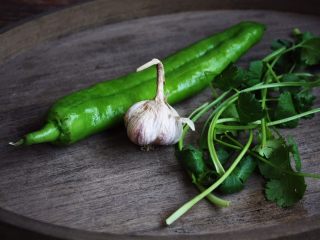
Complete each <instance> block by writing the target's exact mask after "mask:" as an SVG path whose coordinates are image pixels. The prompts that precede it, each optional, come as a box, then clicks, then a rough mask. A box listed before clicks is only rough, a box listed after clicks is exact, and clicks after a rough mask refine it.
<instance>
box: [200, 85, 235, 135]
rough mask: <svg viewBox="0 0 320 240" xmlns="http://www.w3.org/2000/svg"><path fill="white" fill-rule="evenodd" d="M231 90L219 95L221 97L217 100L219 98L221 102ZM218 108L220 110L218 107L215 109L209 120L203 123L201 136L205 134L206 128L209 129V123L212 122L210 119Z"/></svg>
mask: <svg viewBox="0 0 320 240" xmlns="http://www.w3.org/2000/svg"><path fill="white" fill-rule="evenodd" d="M229 92H230V90H228V91H226V92H224V93H223V94H221V95H220V96H219V98H217V99H216V100H218V99H219V102H220V101H221V100H222V99H223V98H225V97H226V96H227V95H228V94H229ZM217 110H218V109H215V110H214V111H213V112H212V113H211V114H210V116H209V117H208V118H207V120H206V121H205V123H204V125H203V128H202V131H201V137H203V136H204V133H205V130H206V129H207V127H208V124H209V123H210V120H211V119H212V118H213V116H214V114H216V112H217Z"/></svg>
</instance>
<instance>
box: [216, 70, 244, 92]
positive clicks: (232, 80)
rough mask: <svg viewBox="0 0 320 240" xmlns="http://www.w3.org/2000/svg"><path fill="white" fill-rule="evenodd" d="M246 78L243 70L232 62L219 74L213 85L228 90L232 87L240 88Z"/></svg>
mask: <svg viewBox="0 0 320 240" xmlns="http://www.w3.org/2000/svg"><path fill="white" fill-rule="evenodd" d="M243 78H244V73H243V70H242V69H241V68H240V67H237V66H236V65H234V64H230V65H229V66H228V67H227V68H226V69H225V70H224V71H223V72H222V73H221V74H219V75H218V76H217V77H216V78H215V79H214V81H213V82H212V86H213V87H216V88H219V89H221V90H223V91H226V90H228V89H231V88H238V87H239V86H240V85H241V83H242V81H243Z"/></svg>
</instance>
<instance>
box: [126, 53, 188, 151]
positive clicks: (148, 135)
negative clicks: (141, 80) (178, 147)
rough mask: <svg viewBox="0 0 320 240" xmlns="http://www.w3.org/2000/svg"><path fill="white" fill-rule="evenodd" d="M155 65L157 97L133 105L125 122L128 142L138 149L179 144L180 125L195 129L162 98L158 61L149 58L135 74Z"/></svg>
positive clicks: (162, 78) (162, 87)
mask: <svg viewBox="0 0 320 240" xmlns="http://www.w3.org/2000/svg"><path fill="white" fill-rule="evenodd" d="M153 65H157V78H158V79H157V94H156V97H155V99H154V100H145V101H141V102H137V103H135V104H134V105H132V106H131V107H130V108H129V110H128V111H127V113H126V115H125V117H124V122H125V126H126V128H127V134H128V137H129V139H130V140H131V141H132V142H133V143H135V144H137V145H140V146H147V145H171V144H175V143H177V142H178V141H179V139H180V137H181V135H182V131H183V124H184V123H186V124H188V125H189V127H190V128H191V129H192V130H194V124H193V122H192V121H191V120H190V119H188V118H181V117H180V116H179V114H178V113H177V111H176V110H175V109H174V108H173V107H171V106H170V105H169V104H168V103H167V101H166V99H165V97H164V82H165V78H164V67H163V64H162V63H161V61H160V60H158V59H152V60H151V61H150V62H148V63H146V64H144V65H143V66H141V67H139V68H138V69H137V71H141V70H144V69H146V68H148V67H151V66H153Z"/></svg>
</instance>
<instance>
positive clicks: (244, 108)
mask: <svg viewBox="0 0 320 240" xmlns="http://www.w3.org/2000/svg"><path fill="white" fill-rule="evenodd" d="M237 110H238V114H239V118H240V121H241V122H243V123H249V122H254V121H256V120H259V119H261V118H263V116H264V112H263V110H262V107H261V103H259V101H258V100H257V99H256V97H255V95H254V94H252V93H247V92H244V93H241V94H240V95H239V99H238V103H237Z"/></svg>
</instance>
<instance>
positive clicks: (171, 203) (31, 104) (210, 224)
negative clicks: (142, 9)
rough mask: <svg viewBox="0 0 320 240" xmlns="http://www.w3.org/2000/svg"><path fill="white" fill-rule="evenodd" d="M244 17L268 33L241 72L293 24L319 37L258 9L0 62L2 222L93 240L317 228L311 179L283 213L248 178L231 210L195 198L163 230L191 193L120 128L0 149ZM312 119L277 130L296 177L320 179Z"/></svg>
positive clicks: (287, 17)
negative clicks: (295, 145)
mask: <svg viewBox="0 0 320 240" xmlns="http://www.w3.org/2000/svg"><path fill="white" fill-rule="evenodd" d="M241 20H256V21H259V22H263V23H266V24H267V26H268V30H267V32H266V34H265V37H264V38H263V41H262V42H261V43H259V44H258V45H257V46H255V47H254V48H253V49H252V50H251V51H250V52H249V53H248V54H246V55H245V56H244V57H243V58H242V59H241V61H240V63H241V64H246V63H248V61H250V60H252V59H256V58H261V57H262V56H264V55H265V54H266V53H267V52H268V47H269V45H270V43H271V40H272V39H274V38H279V37H287V36H288V33H289V32H290V30H291V29H292V28H293V27H299V28H300V29H301V30H303V31H313V32H314V33H316V34H320V29H319V27H318V26H319V23H320V18H319V17H316V16H307V15H299V14H293V13H280V12H272V11H258V10H248V11H241V10H229V11H228V10H224V11H223V10H220V11H202V12H187V13H178V14H171V15H163V16H155V17H147V18H141V19H137V20H131V21H126V22H121V23H116V24H111V25H102V26H99V27H96V28H92V29H89V30H84V31H81V32H78V33H74V34H71V35H67V36H64V37H61V38H59V39H55V40H51V41H48V42H45V43H42V44H39V45H38V46H36V47H33V48H32V49H30V50H27V51H25V52H24V53H21V54H18V55H17V56H15V57H11V58H10V59H8V60H7V61H4V62H3V63H2V64H1V65H0V76H1V78H0V84H1V88H0V102H1V106H2V107H1V109H0V120H1V121H0V153H1V161H0V207H1V208H2V209H4V210H7V211H10V212H13V213H15V214H17V215H10V213H9V212H6V211H2V212H1V213H2V215H1V214H0V219H2V220H4V219H9V220H8V221H9V222H10V218H11V219H18V217H17V216H19V215H20V216H23V217H22V218H21V219H20V220H19V221H20V222H21V223H22V222H26V224H28V225H24V226H30V228H32V225H34V226H37V227H39V228H41V226H42V225H41V222H44V223H49V224H52V226H54V225H57V226H62V227H64V228H65V229H64V230H65V231H66V232H68V231H69V232H72V230H66V229H68V228H72V229H77V230H80V232H77V231H75V234H76V235H72V234H70V236H69V235H68V236H69V237H72V236H77V238H78V239H86V236H90V233H88V232H81V231H90V232H92V234H93V235H94V236H95V237H96V238H97V239H100V238H101V239H102V238H103V237H104V235H103V234H104V233H111V234H120V236H122V237H123V236H126V235H127V234H129V235H133V236H137V235H138V237H136V238H137V239H139V238H141V236H149V237H150V236H163V237H166V236H171V237H175V238H179V237H183V238H188V237H190V236H191V238H194V236H195V235H203V238H206V239H207V238H209V237H210V236H216V237H225V238H227V239H233V238H237V239H248V238H251V239H269V238H274V237H279V236H288V235H295V234H301V233H303V232H304V231H317V229H319V223H320V209H319V204H320V184H319V181H317V180H313V179H307V183H308V190H307V192H306V195H305V197H304V199H303V200H302V201H301V202H299V203H298V204H297V205H296V206H294V207H293V208H290V209H280V208H278V207H277V206H276V205H275V204H273V203H270V202H267V201H266V200H265V199H264V196H263V194H262V191H263V190H262V189H263V188H262V187H263V179H261V178H260V177H258V176H254V177H252V178H251V179H250V180H249V182H248V184H247V187H246V188H245V189H244V190H243V191H242V192H241V193H237V194H232V195H228V196H225V198H226V199H229V200H231V201H232V205H231V206H230V207H229V208H226V209H217V208H215V207H213V206H212V205H210V204H209V203H208V202H207V201H202V202H201V203H199V204H198V205H197V206H195V207H194V208H193V209H192V210H191V211H190V212H189V213H188V214H186V215H185V216H184V217H183V218H181V219H180V220H179V221H178V222H177V223H175V224H174V225H172V226H170V227H165V226H164V224H163V222H164V219H165V218H166V217H167V216H168V215H169V214H170V213H172V212H173V211H174V210H176V209H177V208H178V207H179V206H181V204H183V203H184V202H185V201H187V200H189V199H190V198H192V197H193V196H195V194H197V193H198V192H197V190H196V189H195V188H194V187H193V186H192V185H191V181H190V179H188V177H187V176H186V174H185V173H184V171H183V170H182V167H181V166H180V165H179V163H178V162H177V160H176V159H175V158H174V149H173V147H159V148H157V149H156V150H154V151H151V152H141V151H139V149H138V148H137V147H136V146H134V145H133V144H131V143H130V142H129V140H128V139H127V137H126V133H125V130H124V127H122V126H120V127H118V128H116V129H112V130H109V131H106V132H104V133H101V134H98V135H95V136H93V137H90V138H88V139H86V140H83V141H81V142H79V143H77V144H74V145H72V146H69V147H56V146H52V145H50V144H42V145H37V146H31V147H23V148H13V147H11V146H9V145H8V144H7V143H8V142H9V141H11V140H16V139H18V137H19V136H21V135H23V134H24V133H26V132H28V131H30V130H35V129H37V128H38V127H40V126H41V124H42V122H43V119H44V117H45V114H46V111H47V109H48V108H49V107H50V105H51V104H52V103H53V102H54V101H55V100H57V99H58V98H59V97H61V96H63V95H66V94H68V93H70V92H72V91H76V90H78V89H81V88H84V87H87V86H90V85H92V84H94V83H97V82H100V81H103V80H105V79H111V78H114V77H116V76H119V75H123V74H125V73H128V72H130V71H134V69H135V68H136V67H137V66H140V65H141V64H143V63H145V62H146V61H148V60H149V59H151V58H153V57H158V58H160V59H161V58H163V57H164V56H166V55H168V54H169V53H172V52H174V51H176V50H178V49H180V48H182V47H184V46H186V45H188V44H190V43H192V42H194V41H196V40H198V39H201V38H203V37H206V36H208V35H210V34H213V33H215V32H218V31H221V30H223V29H224V28H226V27H228V26H230V25H232V24H235V23H237V22H239V21H241ZM208 99H210V91H208V90H206V91H204V92H202V93H201V94H199V95H197V96H195V97H193V98H191V99H189V100H187V101H185V102H183V103H181V104H178V105H176V109H177V110H178V112H180V113H181V114H182V115H187V114H188V113H190V112H191V111H192V110H193V109H194V108H195V107H196V106H198V105H199V104H201V103H203V102H205V101H207V100H208ZM317 103H318V105H319V101H318V102H317ZM319 120H320V117H319V115H318V116H316V117H315V118H313V119H312V120H305V121H303V124H300V126H299V127H298V128H297V129H295V130H289V131H286V133H288V134H291V135H293V136H295V137H297V139H298V142H299V146H300V151H301V155H302V158H303V163H304V164H303V171H305V172H318V173H319V172H320V164H319V153H320V145H319V144H318V142H319V130H320V126H319V124H318V122H319ZM25 217H26V218H25ZM30 219H32V220H30ZM33 220H36V222H32V221H33ZM11 223H12V224H14V222H12V220H11ZM46 226H47V227H46V228H43V229H48V225H46ZM49 228H50V227H49ZM55 228H58V227H55ZM43 229H42V230H41V229H37V230H38V231H43ZM48 231H49V230H48ZM58 232H59V231H57V234H58ZM60 233H61V232H60ZM81 233H83V234H81ZM77 234H78V235H77ZM86 234H88V235H86ZM207 234H209V235H207ZM185 235H187V237H185ZM109 236H111V235H109ZM312 236H313V237H314V236H315V235H312ZM61 237H66V235H64V236H63V235H62V236H61ZM113 237H115V238H118V239H119V236H113Z"/></svg>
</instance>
